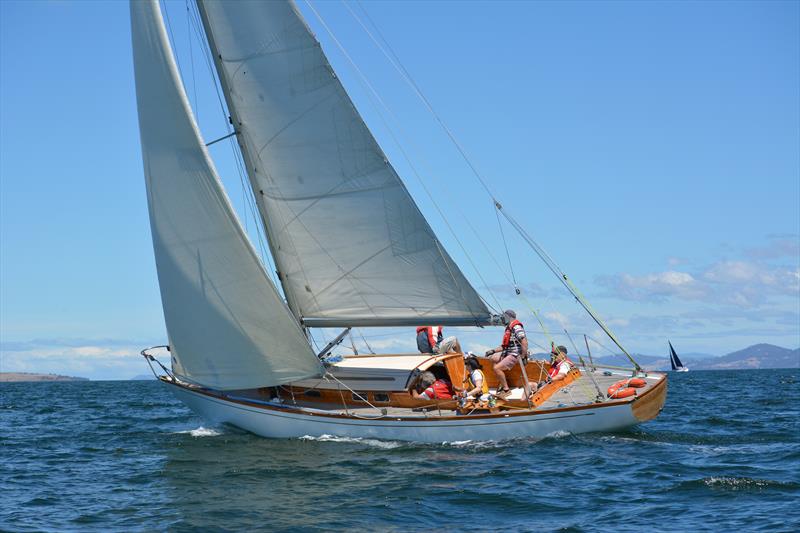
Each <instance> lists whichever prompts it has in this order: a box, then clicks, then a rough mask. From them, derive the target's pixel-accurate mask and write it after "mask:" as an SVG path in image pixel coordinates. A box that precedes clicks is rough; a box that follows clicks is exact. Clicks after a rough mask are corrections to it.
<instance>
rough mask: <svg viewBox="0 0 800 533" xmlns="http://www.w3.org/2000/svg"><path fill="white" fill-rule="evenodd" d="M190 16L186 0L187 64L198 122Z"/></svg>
mask: <svg viewBox="0 0 800 533" xmlns="http://www.w3.org/2000/svg"><path fill="white" fill-rule="evenodd" d="M191 24H192V20H191V16H190V14H189V0H186V33H187V34H189V38H188V39H187V40H188V41H189V64H190V68H191V71H192V92H193V93H194V115H195V117H196V119H197V123H198V124H199V123H200V108H199V107H197V82H196V81H195V77H194V52H193V50H192V30H191Z"/></svg>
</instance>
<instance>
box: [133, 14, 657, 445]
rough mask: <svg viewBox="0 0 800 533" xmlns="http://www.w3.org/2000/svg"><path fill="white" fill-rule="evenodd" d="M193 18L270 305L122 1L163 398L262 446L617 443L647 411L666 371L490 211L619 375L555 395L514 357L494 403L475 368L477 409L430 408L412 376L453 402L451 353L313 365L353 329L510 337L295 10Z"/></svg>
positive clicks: (214, 180)
mask: <svg viewBox="0 0 800 533" xmlns="http://www.w3.org/2000/svg"><path fill="white" fill-rule="evenodd" d="M197 5H198V10H199V15H200V18H201V19H202V25H203V29H204V30H205V36H206V38H207V40H208V45H209V48H210V51H211V57H212V58H213V63H214V65H215V67H216V73H217V74H218V76H219V81H220V85H221V87H222V92H223V94H224V96H225V101H226V103H227V107H228V111H229V112H230V123H231V124H232V126H233V128H234V130H233V131H232V132H230V134H229V135H228V137H235V139H236V142H237V144H238V147H239V149H240V150H241V157H242V160H243V162H244V168H245V169H246V171H247V176H248V178H249V180H250V185H251V187H252V192H253V196H254V198H255V203H256V205H257V208H258V211H259V213H260V215H261V219H262V220H261V222H262V223H263V229H264V231H265V234H266V237H267V242H268V245H269V250H270V252H271V256H272V259H273V260H274V262H275V265H276V269H277V282H276V283H277V284H279V285H280V287H281V289H282V293H281V292H279V290H278V288H277V287H276V285H275V284H273V283H272V281H271V280H270V278H269V275H268V274H267V271H266V269H265V267H264V264H263V263H262V261H261V260H260V259H259V257H258V254H257V253H256V251H255V250H254V248H253V246H252V245H251V243H250V241H249V239H248V238H247V236H246V233H245V231H244V230H243V228H242V226H241V224H240V222H239V219H238V218H237V216H236V214H235V211H234V209H233V207H232V206H231V204H230V201H229V199H228V197H227V195H226V193H225V191H224V189H223V187H222V184H221V182H220V180H219V177H218V175H217V172H216V170H215V168H214V164H213V162H212V160H211V157H210V155H209V153H208V150H207V148H206V146H207V144H206V143H205V142H204V141H203V139H202V137H201V135H200V131H199V128H198V126H197V123H196V121H195V118H194V115H193V113H192V109H191V106H190V104H189V101H188V98H187V96H186V93H185V90H184V87H183V85H182V83H181V78H180V74H179V72H178V67H177V65H176V61H175V59H174V55H173V53H172V50H171V47H170V45H169V41H168V38H167V32H166V29H165V26H164V22H163V19H162V17H161V12H160V9H159V5H158V3H157V1H155V0H149V1H141V2H139V1H133V2H131V25H132V40H133V50H134V67H135V78H136V94H137V104H138V110H139V127H140V133H141V144H142V156H143V160H144V170H145V181H146V185H147V194H148V206H149V214H150V225H151V232H152V236H153V245H154V252H155V257H156V266H157V270H158V277H159V284H160V289H161V298H162V304H163V308H164V317H165V321H166V325H167V331H168V335H169V347H168V350H169V354H170V362H171V365H170V366H171V368H167V367H166V366H164V365H162V364H161V363H160V362H158V360H157V359H156V356H155V355H156V354H154V353H153V352H152V351H149V350H145V351H143V352H142V353H143V355H144V356H145V357H146V359H147V361H148V363H150V364H151V368H154V367H153V366H152V364H153V363H154V362H156V363H158V365H160V366H161V368H162V369H163V371H164V375H161V376H160V379H161V381H162V382H163V383H165V384H166V385H168V386H169V387H170V388H171V389H172V390H173V392H174V393H175V394H176V396H177V397H178V398H180V399H181V400H182V401H184V402H185V403H186V404H187V405H188V406H189V407H191V408H192V409H193V410H195V411H196V412H198V413H199V414H201V415H202V416H204V417H205V418H207V419H209V420H210V421H212V422H216V423H230V424H233V425H236V426H238V427H241V428H244V429H246V430H248V431H252V432H253V433H256V434H258V435H262V436H265V437H299V436H304V435H323V434H328V435H335V436H344V437H379V438H388V439H400V440H413V441H422V442H441V441H456V440H497V439H507V438H518V437H529V436H533V437H543V436H545V435H548V434H552V433H554V432H559V431H566V432H571V433H582V432H588V431H608V430H615V429H620V428H624V427H628V426H632V425H635V424H638V423H640V422H644V421H647V420H650V419H652V418H654V417H655V416H656V415H657V414H658V412H659V411H660V410H661V408H662V407H663V405H664V401H665V398H666V389H667V385H666V375H664V374H647V373H645V372H643V371H642V369H641V368H640V367H639V365H638V364H637V363H636V362H635V361H634V360H633V358H632V357H631V356H630V354H628V352H627V351H626V350H625V349H624V348H623V347H622V345H621V344H620V343H619V341H618V340H617V339H616V337H615V336H614V335H613V334H612V333H611V332H610V330H609V329H608V328H607V327H606V325H605V324H604V323H603V321H602V320H601V319H600V318H599V317H598V316H597V315H596V313H594V311H593V310H592V308H591V307H590V306H589V304H588V303H587V302H586V301H585V300H584V299H583V297H582V296H580V293H578V291H577V290H576V289H575V287H574V286H573V285H572V282H571V281H570V279H569V278H568V277H567V276H566V274H564V273H563V272H562V271H561V270H560V268H558V266H557V265H556V264H555V263H554V262H553V260H552V258H550V256H549V255H547V254H546V253H545V252H544V251H543V250H542V249H541V248H540V247H539V246H538V244H536V242H535V241H534V240H533V239H532V238H531V237H530V236H529V235H528V234H527V233H526V232H525V230H524V229H522V226H521V225H520V224H519V223H518V222H517V221H516V219H514V218H513V217H511V215H510V214H509V213H508V212H507V211H506V210H505V209H503V207H502V205H501V203H500V202H499V201H498V200H497V199H496V198H494V196H492V201H493V202H494V205H495V207H496V209H497V213H498V218H499V216H500V215H502V217H503V218H504V219H505V220H506V221H507V222H508V224H509V225H510V226H511V227H512V228H513V229H514V230H515V231H517V232H518V233H519V234H520V236H521V237H522V239H523V240H524V241H525V242H526V243H527V244H528V245H529V246H530V247H531V248H532V249H533V251H534V252H535V253H536V254H537V255H539V257H541V259H542V260H543V261H544V262H545V264H546V265H547V267H548V268H549V269H550V270H551V271H552V272H553V273H554V274H555V275H556V276H557V277H558V279H559V281H560V282H561V283H562V284H563V285H564V287H565V288H566V289H567V290H568V291H569V292H570V293H571V294H572V295H573V296H574V297H575V299H576V300H577V301H578V302H579V303H580V305H582V306H583V307H584V309H585V310H586V311H587V312H588V313H589V315H590V316H591V317H592V318H593V319H594V320H595V322H596V323H597V324H598V326H600V327H601V328H602V329H603V331H605V332H606V333H607V334H608V336H609V337H610V338H611V340H612V341H613V342H614V343H615V344H616V345H617V346H618V347H619V348H620V349H621V350H622V352H623V353H624V354H625V355H626V356H627V357H628V358H629V360H630V361H631V363H632V365H633V367H632V369H628V370H626V369H618V368H609V369H603V368H595V367H594V366H593V365H592V366H591V367H590V368H587V367H586V366H585V365H584V366H583V371H581V370H580V369H579V368H578V367H577V365H572V367H571V369H570V370H569V372H568V374H567V375H565V376H563V379H560V380H558V381H555V380H553V381H550V380H548V379H547V377H548V376H551V375H552V370H553V369H554V367H555V365H556V361H555V359H554V360H553V361H535V360H529V359H528V357H527V354H526V353H523V354H520V357H519V358H518V360H519V365H518V366H517V367H514V368H512V369H511V370H509V371H508V372H507V375H506V376H505V377H506V379H507V384H506V387H504V389H506V388H510V389H511V391H510V392H508V391H505V390H502V391H501V390H499V389H500V382H499V381H498V379H497V378H496V377H495V376H494V374H493V372H492V371H491V368H492V365H493V363H492V362H491V361H490V360H489V359H487V358H476V360H477V361H478V363H477V364H478V365H479V366H480V367H481V369H483V371H484V375H485V376H486V381H487V383H486V385H487V388H488V390H487V391H486V393H485V394H482V395H480V396H479V397H474V398H468V397H465V396H463V395H460V396H458V397H457V398H455V399H449V398H448V399H436V397H435V396H434V399H433V400H430V399H424V398H423V399H420V398H419V397H418V396H415V395H414V394H412V389H413V388H414V386H415V383H416V382H417V380H418V378H419V376H420V375H421V374H423V373H430V374H432V375H433V374H435V375H436V376H437V377H439V378H440V379H443V380H447V381H449V382H450V383H452V384H453V385H454V386H455V388H456V389H458V388H459V387H461V388H463V386H464V384H465V376H466V374H467V369H466V368H465V359H464V357H463V356H462V354H460V353H450V354H444V355H440V354H422V355H419V354H395V355H376V356H352V357H345V358H343V359H342V360H341V361H333V360H330V359H327V360H326V359H325V358H326V356H327V355H329V353H330V349H331V348H332V347H333V346H335V345H336V343H337V342H339V341H341V339H342V338H344V336H345V335H346V334H347V333H348V332H349V330H350V328H352V327H354V326H361V327H408V328H410V327H415V326H419V325H421V324H439V325H446V326H480V327H484V326H498V325H500V326H506V328H507V329H508V328H509V327H511V324H509V321H508V317H507V315H508V313H506V314H505V315H501V314H499V311H498V310H495V309H490V306H489V305H488V304H487V303H486V301H484V300H483V299H482V298H481V296H480V295H479V294H478V292H477V291H476V290H475V289H474V288H473V286H472V285H471V284H470V282H469V281H468V279H467V278H466V277H465V276H464V274H463V273H462V272H461V270H460V269H459V267H458V265H457V264H456V263H455V262H454V261H453V260H452V258H451V257H450V256H449V255H448V253H447V252H446V251H445V249H444V247H443V246H442V244H441V242H440V241H439V239H438V238H437V237H436V235H435V233H434V231H433V230H432V228H431V227H430V225H429V224H428V222H427V220H426V219H425V218H424V216H423V215H422V213H421V212H420V210H419V209H418V207H417V206H416V204H415V203H414V200H413V199H412V197H411V196H410V194H409V192H408V190H407V189H406V187H405V185H404V184H403V182H402V180H401V179H400V177H399V176H398V175H397V173H396V172H395V170H394V168H393V167H392V165H391V164H390V163H389V161H388V159H387V158H386V156H385V155H384V153H383V152H382V150H381V149H380V147H379V146H378V144H377V142H376V141H375V139H374V138H373V137H372V134H371V133H370V131H369V129H368V128H367V126H366V124H365V123H364V122H363V120H362V119H361V117H360V115H359V114H358V112H357V111H356V109H355V107H354V105H353V104H352V102H351V101H350V99H349V97H348V95H347V93H346V92H345V90H344V87H343V86H342V84H341V82H340V81H339V79H338V77H337V76H336V75H335V73H334V72H333V69H332V68H331V66H330V64H329V63H328V60H327V58H326V57H325V55H324V54H323V52H322V49H321V47H320V45H319V42H318V41H317V40H316V39H315V38H314V36H313V34H312V33H311V31H310V30H309V28H308V26H307V24H306V22H305V21H304V20H303V19H302V17H301V15H300V13H299V12H298V11H297V9H296V7H295V6H294V4H293V3H291V2H258V3H257V2H221V1H211V0H208V1H198V4H197ZM223 138H224V137H223ZM220 140H221V139H220ZM212 142H216V141H212ZM209 144H211V143H209ZM479 179H480V178H479ZM484 187H485V188H486V186H485V184H484ZM487 192H488V188H487ZM515 289H516V292H517V294H519V288H517V287H515ZM332 327H343V328H345V330H344V331H343V332H342V334H340V335H339V336H338V337H337V339H336V341H335V342H334V343H331V344H329V346H326V347H325V349H323V350H322V351H321V352H320V353H315V351H314V350H312V347H311V344H310V342H309V340H308V334H309V330H310V329H311V328H332ZM587 351H588V345H587ZM504 353H505V352H504ZM563 353H566V351H565V350H564V352H563ZM576 355H577V354H576ZM532 383H535V384H536V385H535V387H534V386H532ZM534 389H535V390H534Z"/></svg>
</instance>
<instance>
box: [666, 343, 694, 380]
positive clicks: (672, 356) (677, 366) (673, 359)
mask: <svg viewBox="0 0 800 533" xmlns="http://www.w3.org/2000/svg"><path fill="white" fill-rule="evenodd" d="M667 343H668V344H669V364H670V365H671V366H672V370H673V371H674V372H688V371H689V369H688V368H686V367H685V366H683V363H681V360H680V359H679V358H678V354H677V353H675V348H673V347H672V343H671V342H670V341H667Z"/></svg>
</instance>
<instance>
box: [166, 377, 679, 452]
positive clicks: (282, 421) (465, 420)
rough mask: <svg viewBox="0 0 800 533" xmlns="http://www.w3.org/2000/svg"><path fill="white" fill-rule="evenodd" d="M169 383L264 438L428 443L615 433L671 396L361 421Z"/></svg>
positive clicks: (199, 405)
mask: <svg viewBox="0 0 800 533" xmlns="http://www.w3.org/2000/svg"><path fill="white" fill-rule="evenodd" d="M165 383H166V385H167V386H168V387H169V388H170V389H171V390H172V391H173V393H174V394H175V395H176V396H177V398H178V399H180V400H181V401H183V402H184V403H185V404H186V405H187V406H189V408H191V409H192V410H193V411H195V412H196V413H198V414H199V415H200V416H202V417H203V418H205V419H206V420H208V421H209V422H211V423H214V424H230V425H233V426H236V427H239V428H241V429H244V430H246V431H250V432H252V433H255V434H256V435H260V436H262V437H269V438H297V437H303V436H307V435H310V436H321V435H333V436H337V437H351V438H378V439H389V440H402V441H413V442H429V443H436V442H453V441H465V440H471V441H488V440H507V439H517V438H544V437H547V436H548V435H552V434H554V433H557V432H568V433H572V434H577V433H588V432H595V431H615V430H619V429H623V428H627V427H630V426H634V425H636V424H639V423H641V422H644V421H646V420H650V419H652V418H654V417H655V416H656V415H657V414H658V413H659V412H660V410H661V408H662V407H663V405H664V401H665V400H666V393H667V382H666V376H661V377H660V381H659V383H658V384H656V385H655V386H654V387H653V388H652V389H650V390H648V391H647V392H646V393H645V394H643V395H642V396H640V397H637V398H635V399H634V400H632V401H621V402H608V403H604V404H593V405H585V406H575V407H565V408H561V409H552V410H547V411H536V412H532V413H531V412H503V413H500V414H492V415H468V416H467V415H465V416H457V415H453V416H429V417H424V416H420V417H415V418H409V417H405V418H396V417H391V416H384V417H381V418H360V417H357V416H353V415H344V414H340V413H324V412H320V413H317V412H313V413H312V412H309V411H306V410H299V409H292V408H284V407H279V406H270V405H262V404H257V403H253V402H248V401H243V400H238V399H231V398H224V397H222V396H218V395H216V394H212V393H209V392H206V391H199V390H193V389H191V388H188V387H184V386H182V385H180V384H175V383H170V382H167V381H165Z"/></svg>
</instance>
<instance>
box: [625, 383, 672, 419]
mask: <svg viewBox="0 0 800 533" xmlns="http://www.w3.org/2000/svg"><path fill="white" fill-rule="evenodd" d="M666 401H667V378H666V376H665V377H664V379H662V380H661V381H660V382H659V383H658V384H656V385H655V386H654V387H653V388H652V389H650V390H649V391H647V394H644V395H642V396H641V397H639V398H636V399H635V400H634V401H633V402H631V411H633V416H635V417H636V419H637V420H638V421H639V422H647V421H648V420H652V419H654V418H655V417H657V416H658V413H660V412H661V409H663V408H664V403H665V402H666Z"/></svg>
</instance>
